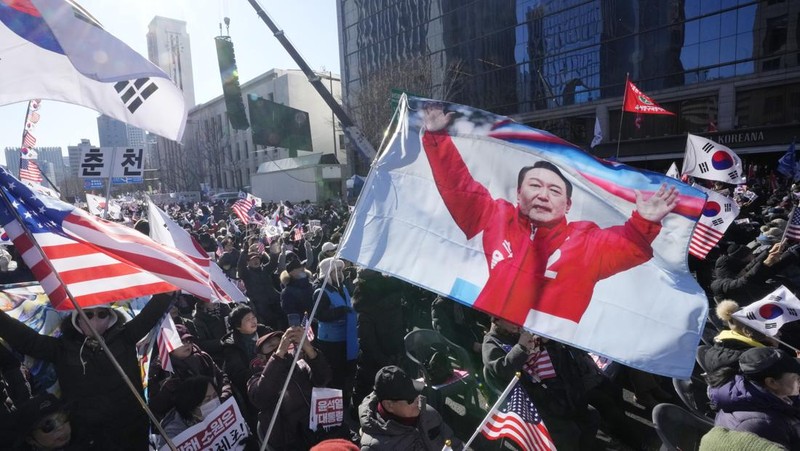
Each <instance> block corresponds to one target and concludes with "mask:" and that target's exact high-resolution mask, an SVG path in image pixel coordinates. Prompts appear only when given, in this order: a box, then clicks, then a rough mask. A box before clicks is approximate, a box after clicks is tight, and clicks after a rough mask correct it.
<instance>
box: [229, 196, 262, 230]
mask: <svg viewBox="0 0 800 451" xmlns="http://www.w3.org/2000/svg"><path fill="white" fill-rule="evenodd" d="M231 209H233V213H234V214H236V217H238V218H239V219H240V220H241V221H242V223H243V224H250V223H251V222H254V219H255V216H256V203H255V201H254V200H252V199H239V200H237V201H236V202H234V204H233V206H231Z"/></svg>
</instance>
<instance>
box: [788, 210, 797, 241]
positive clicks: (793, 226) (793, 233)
mask: <svg viewBox="0 0 800 451" xmlns="http://www.w3.org/2000/svg"><path fill="white" fill-rule="evenodd" d="M785 235H786V238H789V239H792V240H800V210H798V209H797V208H795V209H794V210H793V212H792V217H791V218H789V224H787V225H786V233H785Z"/></svg>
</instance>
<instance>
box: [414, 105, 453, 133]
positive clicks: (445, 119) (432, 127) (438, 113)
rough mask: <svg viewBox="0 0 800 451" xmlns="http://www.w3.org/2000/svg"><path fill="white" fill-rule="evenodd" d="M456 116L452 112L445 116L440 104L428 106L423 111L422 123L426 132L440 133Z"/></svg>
mask: <svg viewBox="0 0 800 451" xmlns="http://www.w3.org/2000/svg"><path fill="white" fill-rule="evenodd" d="M455 114H456V113H454V112H452V111H451V112H449V113H447V114H445V112H444V109H443V108H442V106H441V105H440V104H428V105H426V106H425V107H424V108H423V109H422V123H423V126H424V127H425V130H427V131H429V132H438V131H440V130H444V129H445V128H447V126H448V125H450V122H452V120H453V116H455Z"/></svg>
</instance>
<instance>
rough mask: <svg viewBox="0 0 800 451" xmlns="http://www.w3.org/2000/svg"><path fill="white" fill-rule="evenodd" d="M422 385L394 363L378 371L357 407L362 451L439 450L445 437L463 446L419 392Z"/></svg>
mask: <svg viewBox="0 0 800 451" xmlns="http://www.w3.org/2000/svg"><path fill="white" fill-rule="evenodd" d="M424 385H425V384H423V383H422V382H418V381H415V380H414V379H411V377H410V376H409V375H408V374H406V372H405V371H403V369H402V368H400V367H397V366H394V365H390V366H386V367H383V368H381V369H380V370H379V371H378V373H377V374H376V375H375V386H374V390H373V392H372V393H371V394H370V395H369V396H367V397H366V398H364V402H362V403H361V406H359V409H358V418H359V421H360V423H361V431H362V435H361V450H362V451H384V450H385V451H390V450H396V449H413V450H420V451H422V450H426V451H440V450H441V449H442V448H443V447H444V444H445V441H446V440H451V441H452V444H451V447H452V449H454V450H459V449H462V446H463V445H462V443H461V441H460V440H458V439H457V438H456V437H455V434H454V433H453V430H452V429H451V428H450V426H448V425H447V424H446V423H445V422H444V420H442V416H441V415H439V412H437V411H436V409H434V408H433V407H431V406H429V405H428V403H427V402H426V399H425V396H423V395H421V394H420V392H421V391H422V388H423V387H424Z"/></svg>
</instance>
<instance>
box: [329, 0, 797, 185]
mask: <svg viewBox="0 0 800 451" xmlns="http://www.w3.org/2000/svg"><path fill="white" fill-rule="evenodd" d="M338 15H339V27H340V29H339V35H340V48H341V69H342V80H343V81H342V92H343V98H344V103H345V106H346V107H347V108H348V110H349V111H350V112H352V114H353V115H354V116H355V119H356V121H357V122H364V121H366V120H368V119H369V118H367V117H364V115H363V114H361V110H362V109H363V105H362V104H360V102H359V100H360V99H362V98H363V97H364V94H363V93H364V92H368V91H369V89H370V86H371V85H376V80H378V79H379V78H380V77H381V75H382V74H385V73H386V72H387V71H390V70H393V71H398V70H399V71H402V70H403V68H404V67H411V68H417V67H419V66H420V65H422V66H423V67H425V68H427V70H428V71H429V74H427V77H428V81H429V85H430V86H429V89H428V90H427V92H422V93H420V94H424V95H431V96H433V97H436V98H442V99H443V100H448V101H453V102H456V103H463V104H467V105H471V106H475V107H478V108H482V109H485V110H488V111H492V112H495V113H498V114H503V115H508V116H511V117H512V118H514V119H515V120H517V121H519V122H522V123H525V124H529V125H532V126H534V127H537V128H541V129H544V130H548V131H550V132H552V133H555V134H556V135H558V136H561V137H563V138H565V139H567V140H569V141H571V142H573V143H575V144H577V145H579V146H582V147H584V148H586V149H587V150H589V143H590V142H591V140H592V135H593V130H594V123H595V118H599V120H600V123H601V128H602V129H603V136H604V141H603V144H601V145H599V146H598V147H596V148H594V149H591V152H592V153H593V154H595V155H598V156H601V157H609V156H614V155H617V153H618V157H619V159H620V160H622V161H627V162H631V163H634V164H636V165H637V166H644V167H649V168H652V169H659V170H660V169H662V167H665V166H669V164H670V162H671V161H674V159H680V158H681V157H682V155H683V150H684V143H685V139H686V133H687V132H688V133H695V134H700V135H704V136H707V137H710V138H711V139H714V140H716V141H718V142H720V143H723V144H726V145H728V146H729V147H731V148H733V149H735V150H736V151H737V152H738V153H739V154H740V155H742V156H743V158H744V159H745V161H747V160H748V159H749V160H750V161H751V162H756V163H758V164H766V162H767V160H769V161H774V155H773V153H774V152H783V151H785V150H786V148H787V145H788V144H789V143H790V142H791V140H792V137H793V136H794V135H796V134H797V132H798V130H800V24H799V23H798V21H800V2H798V1H791V0H765V1H746V0H494V1H486V0H483V1H476V0H467V1H459V0H418V1H410V2H409V1H401V0H370V1H366V0H340V1H339V3H338ZM626 74H627V76H628V77H629V78H630V80H631V81H633V82H634V83H636V85H637V86H638V87H639V88H640V89H641V90H642V91H644V92H645V93H647V94H648V95H649V96H650V97H652V98H653V99H654V100H656V101H657V102H659V103H660V104H661V105H662V106H663V107H665V108H666V109H668V110H670V111H672V112H674V113H676V115H675V116H674V117H671V116H644V117H638V118H637V117H636V116H635V115H633V114H629V113H625V114H624V115H623V114H622V112H621V105H622V95H623V91H624V86H625V80H626ZM396 88H399V89H409V87H407V86H396ZM388 95H389V93H388V92H387V93H385V96H386V97H388ZM365 111H366V110H365ZM620 121H621V122H622V124H621V125H622V126H621V127H620ZM620 129H621V130H622V132H621V139H620V140H619V144H620V145H619V151H617V143H618V139H617V136H618V133H619V130H620Z"/></svg>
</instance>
